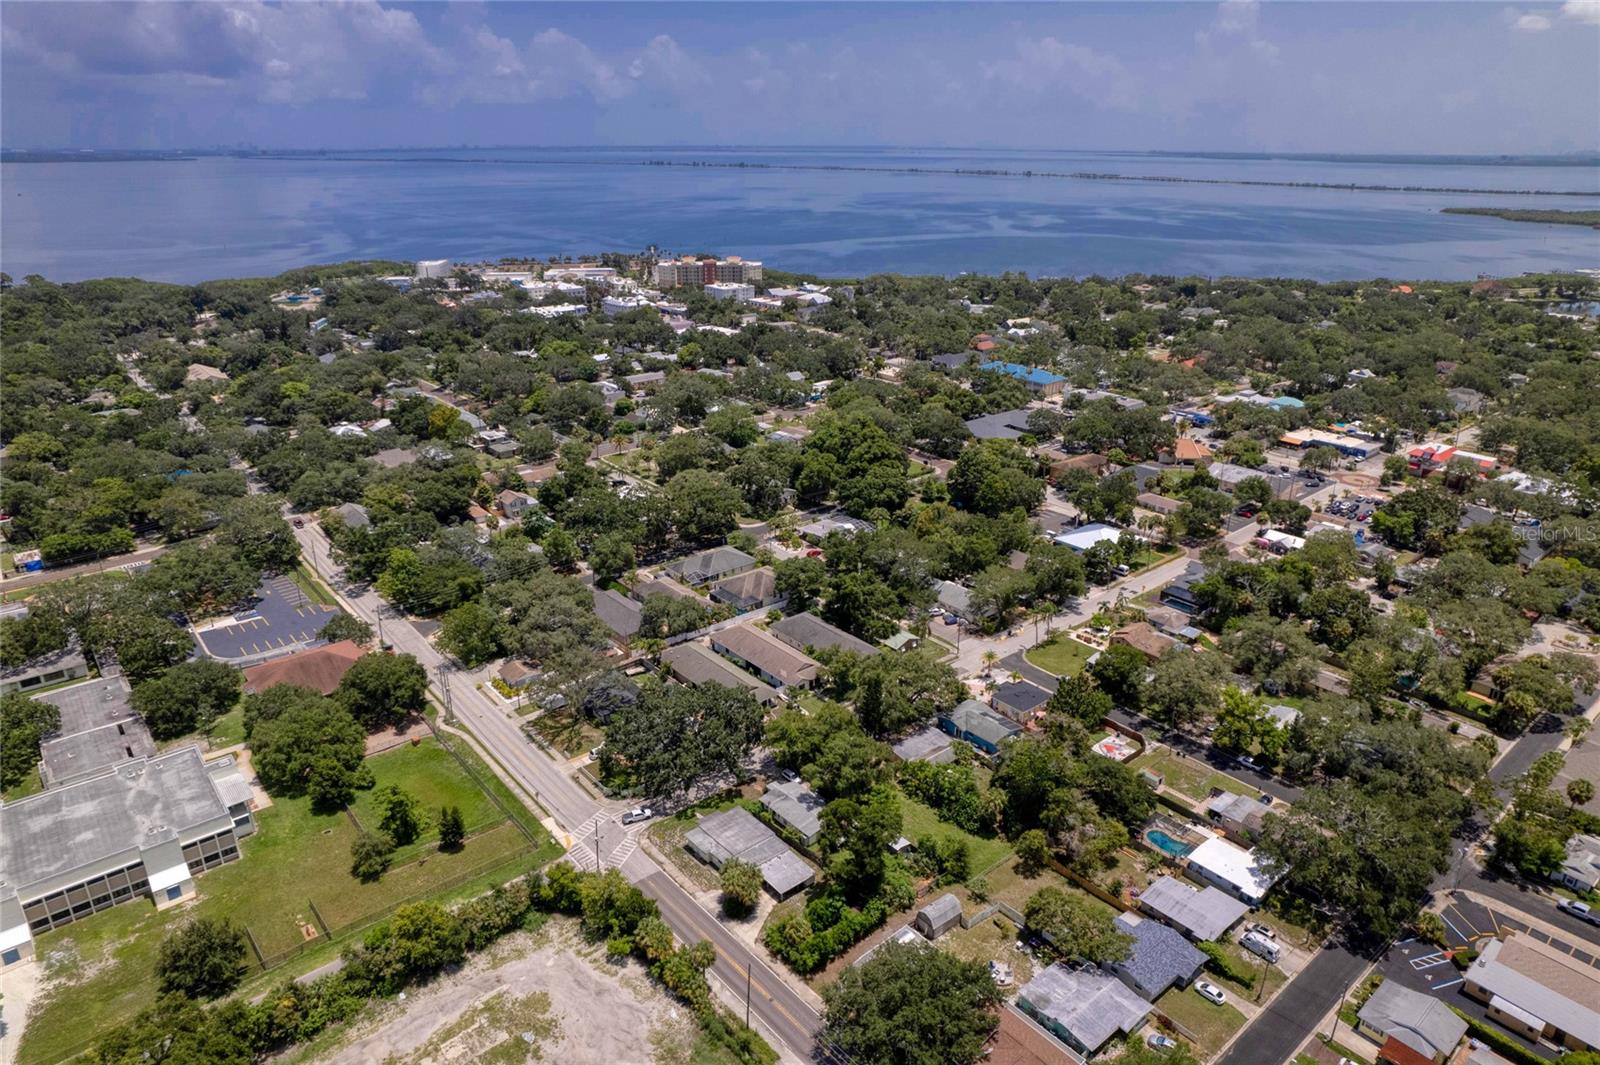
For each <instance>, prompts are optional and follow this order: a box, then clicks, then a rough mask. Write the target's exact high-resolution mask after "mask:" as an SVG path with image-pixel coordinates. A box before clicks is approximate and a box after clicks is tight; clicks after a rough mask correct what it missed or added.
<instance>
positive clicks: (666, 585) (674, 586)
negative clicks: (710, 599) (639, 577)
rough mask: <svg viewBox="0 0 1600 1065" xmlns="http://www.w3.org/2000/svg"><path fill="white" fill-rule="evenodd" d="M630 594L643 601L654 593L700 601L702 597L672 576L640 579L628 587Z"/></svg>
mask: <svg viewBox="0 0 1600 1065" xmlns="http://www.w3.org/2000/svg"><path fill="white" fill-rule="evenodd" d="M628 595H629V596H631V597H632V598H634V599H637V600H638V601H639V602H641V603H642V602H644V601H645V600H646V599H648V598H650V597H651V596H652V595H670V596H672V597H673V598H674V599H693V600H694V601H695V602H699V601H700V597H699V596H698V595H696V594H694V592H693V591H692V590H690V589H688V588H685V587H684V586H683V585H681V584H679V583H678V582H677V581H675V580H673V579H672V578H671V577H656V578H653V579H651V580H645V581H639V582H638V583H637V584H635V585H634V586H633V587H631V588H629V589H628Z"/></svg>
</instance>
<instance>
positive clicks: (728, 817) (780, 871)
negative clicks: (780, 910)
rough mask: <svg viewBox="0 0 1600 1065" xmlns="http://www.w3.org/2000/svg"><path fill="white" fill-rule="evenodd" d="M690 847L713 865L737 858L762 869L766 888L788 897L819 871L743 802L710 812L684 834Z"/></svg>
mask: <svg viewBox="0 0 1600 1065" xmlns="http://www.w3.org/2000/svg"><path fill="white" fill-rule="evenodd" d="M684 845H685V846H686V847H688V848H689V851H690V852H691V853H692V854H694V855H695V857H697V858H699V859H700V860H701V861H703V862H706V863H707V864H709V865H711V866H712V867H713V868H716V869H721V868H722V866H723V863H725V862H727V861H729V860H731V859H735V858H736V859H738V860H739V861H741V862H749V863H750V864H751V865H753V866H755V867H756V868H758V869H760V870H761V879H762V880H763V881H765V883H766V885H767V890H768V891H771V892H772V893H773V894H774V895H776V896H777V897H778V898H780V899H782V898H786V897H788V896H789V895H792V894H793V893H794V892H795V891H797V890H799V889H800V888H802V887H805V886H806V885H807V884H809V883H811V881H812V879H813V878H815V876H816V873H815V872H814V871H813V870H812V868H811V866H809V865H807V864H806V863H805V861H804V860H803V859H802V858H801V857H800V856H799V855H798V854H796V853H795V852H794V851H792V850H790V849H789V847H788V845H787V844H786V843H784V842H783V840H781V839H779V838H778V834H777V833H776V832H774V831H772V829H770V828H768V827H767V826H766V825H764V824H762V823H761V822H760V821H759V820H757V819H756V816H755V815H754V814H752V813H751V812H750V811H749V810H746V809H745V808H744V807H742V806H734V807H731V808H729V809H727V810H723V811H721V812H719V813H714V814H707V815H706V816H704V817H702V818H700V822H699V824H697V825H696V826H695V827H694V828H691V829H690V830H689V833H688V835H686V836H685V837H684Z"/></svg>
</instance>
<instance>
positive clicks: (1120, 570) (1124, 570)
mask: <svg viewBox="0 0 1600 1065" xmlns="http://www.w3.org/2000/svg"><path fill="white" fill-rule="evenodd" d="M1111 572H1112V573H1115V574H1116V575H1117V576H1119V577H1126V576H1127V575H1128V574H1129V573H1132V572H1133V571H1132V570H1130V569H1129V568H1128V567H1127V566H1118V567H1117V568H1116V569H1114V570H1112V571H1111Z"/></svg>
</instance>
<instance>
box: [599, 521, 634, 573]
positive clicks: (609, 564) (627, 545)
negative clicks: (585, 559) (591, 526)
mask: <svg viewBox="0 0 1600 1065" xmlns="http://www.w3.org/2000/svg"><path fill="white" fill-rule="evenodd" d="M637 561H638V559H637V557H636V556H635V554H634V546H633V540H632V538H631V537H630V536H629V535H628V534H627V533H624V532H610V533H606V534H605V535H603V536H600V537H597V538H596V539H595V542H594V546H593V547H591V548H590V549H589V568H590V569H592V570H594V575H595V576H596V577H599V578H601V579H602V580H615V579H616V578H618V577H620V576H622V575H623V574H624V573H627V572H628V571H629V570H631V569H633V567H634V565H635V563H636V562H637Z"/></svg>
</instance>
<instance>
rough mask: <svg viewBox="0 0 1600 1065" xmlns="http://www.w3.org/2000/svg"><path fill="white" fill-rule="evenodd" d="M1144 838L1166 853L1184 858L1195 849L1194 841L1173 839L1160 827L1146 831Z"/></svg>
mask: <svg viewBox="0 0 1600 1065" xmlns="http://www.w3.org/2000/svg"><path fill="white" fill-rule="evenodd" d="M1144 838H1145V839H1147V840H1149V841H1150V845H1151V846H1153V847H1155V848H1156V849H1158V850H1160V851H1161V852H1162V853H1164V854H1170V855H1172V856H1173V857H1174V858H1182V857H1184V856H1185V855H1187V854H1188V853H1189V852H1190V851H1192V850H1194V844H1193V843H1185V842H1183V841H1182V840H1179V839H1173V838H1172V837H1171V836H1169V835H1167V834H1166V833H1165V832H1163V831H1161V830H1160V829H1159V828H1152V829H1151V830H1150V831H1149V832H1146V833H1145V835H1144Z"/></svg>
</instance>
